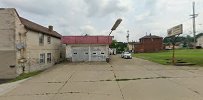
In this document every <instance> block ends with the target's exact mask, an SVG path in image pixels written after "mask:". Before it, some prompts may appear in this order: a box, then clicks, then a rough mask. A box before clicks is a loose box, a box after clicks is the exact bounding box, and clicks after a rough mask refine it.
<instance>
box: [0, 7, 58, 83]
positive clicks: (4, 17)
mask: <svg viewBox="0 0 203 100" xmlns="http://www.w3.org/2000/svg"><path fill="white" fill-rule="evenodd" d="M0 24H1V25H0V35H1V36H0V55H1V56H0V64H1V66H0V79H3V78H15V77H16V76H18V75H19V74H21V73H23V72H32V71H37V70H42V69H45V68H48V67H50V66H52V65H53V64H55V63H57V62H59V61H60V54H61V40H60V39H61V35H60V34H59V33H57V32H56V31H54V30H53V26H49V27H48V28H46V27H44V26H41V25H39V24H36V23H34V22H31V21H29V20H27V19H25V18H22V17H20V16H19V15H18V13H17V11H16V10H15V9H14V8H0Z"/></svg>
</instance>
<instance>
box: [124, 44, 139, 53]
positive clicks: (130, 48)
mask: <svg viewBox="0 0 203 100" xmlns="http://www.w3.org/2000/svg"><path fill="white" fill-rule="evenodd" d="M137 44H139V42H128V44H127V47H128V51H129V52H134V50H135V46H136V45H137Z"/></svg>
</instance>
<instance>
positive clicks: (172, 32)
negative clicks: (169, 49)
mask: <svg viewBox="0 0 203 100" xmlns="http://www.w3.org/2000/svg"><path fill="white" fill-rule="evenodd" d="M167 33H168V36H169V37H170V36H175V35H179V34H182V33H183V24H180V25H177V26H175V27H173V28H171V29H168V30H167Z"/></svg>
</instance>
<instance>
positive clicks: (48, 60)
mask: <svg viewBox="0 0 203 100" xmlns="http://www.w3.org/2000/svg"><path fill="white" fill-rule="evenodd" d="M47 63H51V53H47Z"/></svg>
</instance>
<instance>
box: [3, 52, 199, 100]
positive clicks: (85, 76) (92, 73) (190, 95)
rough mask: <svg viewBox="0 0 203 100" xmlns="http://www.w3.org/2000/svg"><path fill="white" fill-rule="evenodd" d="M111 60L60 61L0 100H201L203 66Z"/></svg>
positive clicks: (114, 58) (115, 58)
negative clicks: (89, 61)
mask: <svg viewBox="0 0 203 100" xmlns="http://www.w3.org/2000/svg"><path fill="white" fill-rule="evenodd" d="M111 58H112V60H111V62H110V63H105V62H94V63H63V64H59V65H56V66H55V67H52V68H50V69H48V70H47V71H45V72H43V73H41V74H40V75H37V76H34V77H32V78H30V79H28V80H26V81H24V82H22V83H21V84H20V85H18V86H17V87H16V88H15V89H13V90H11V91H10V92H7V93H5V94H3V95H1V96H0V100H203V85H202V84H203V68H201V67H186V66H179V67H177V66H169V65H167V66H166V65H160V64H156V63H152V62H149V61H146V60H142V59H138V58H133V59H122V58H120V57H119V55H116V56H112V57H111Z"/></svg>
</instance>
